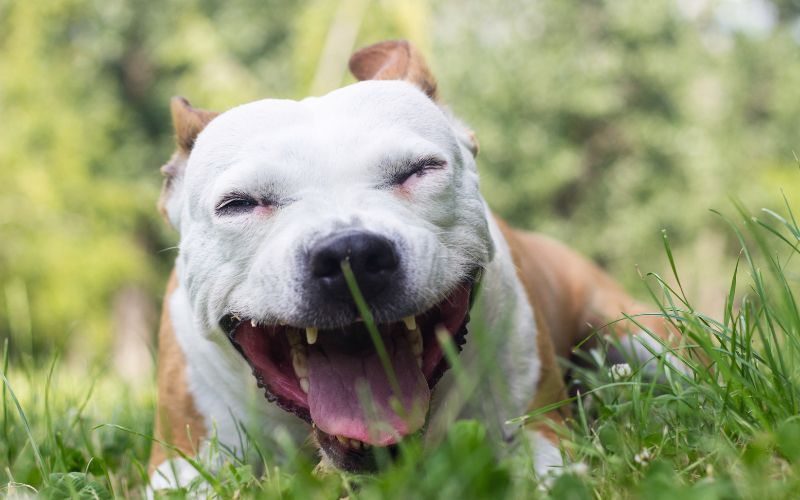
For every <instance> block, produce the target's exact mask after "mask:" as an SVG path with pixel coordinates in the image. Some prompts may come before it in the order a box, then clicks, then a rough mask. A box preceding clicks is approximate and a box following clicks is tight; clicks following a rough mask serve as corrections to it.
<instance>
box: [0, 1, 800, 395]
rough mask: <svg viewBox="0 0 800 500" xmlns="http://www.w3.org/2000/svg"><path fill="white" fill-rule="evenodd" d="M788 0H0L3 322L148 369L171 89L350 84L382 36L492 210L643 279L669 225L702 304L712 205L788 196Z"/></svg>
mask: <svg viewBox="0 0 800 500" xmlns="http://www.w3.org/2000/svg"><path fill="white" fill-rule="evenodd" d="M799 16H800V2H799V1H797V0H750V1H737V2H734V1H728V2H721V1H720V2H713V1H709V0H648V1H646V2H643V1H641V0H606V1H601V0H591V1H590V0H586V1H571V0H570V1H568V0H527V1H526V0H502V1H500V0H443V1H436V2H434V1H426V0H404V1H389V0H335V1H331V0H328V1H321V0H301V1H291V2H290V1H282V0H201V1H188V0H169V1H167V0H60V1H56V0H0V342H1V341H2V340H3V339H9V343H10V347H11V355H12V357H14V358H16V359H19V360H22V361H23V362H30V363H32V364H34V365H36V364H42V363H43V364H46V363H47V360H48V359H49V357H50V356H51V355H52V353H53V352H54V351H63V352H64V360H65V361H66V362H67V363H68V364H70V365H72V366H75V367H78V368H80V367H81V366H89V365H91V364H95V363H97V362H100V363H101V364H107V365H111V366H113V367H114V368H115V369H117V370H118V371H120V372H121V373H122V374H123V375H125V376H126V377H128V378H130V379H131V380H144V381H146V383H148V384H149V383H150V378H149V377H148V376H147V375H148V374H149V371H150V370H151V367H152V353H151V352H150V350H151V349H152V347H148V346H152V345H153V341H154V336H155V331H156V329H157V320H158V311H159V307H160V305H159V301H160V299H161V294H162V288H163V286H164V283H165V282H166V279H167V276H168V272H169V269H170V266H171V263H172V261H173V260H174V258H175V255H176V251H175V248H174V247H175V244H176V242H177V235H176V234H175V233H173V232H172V231H170V230H168V229H167V228H166V226H165V224H164V223H163V222H162V221H161V219H160V217H159V216H158V214H157V212H156V209H155V203H156V199H157V196H158V191H159V188H160V182H161V180H160V176H159V172H158V169H159V166H160V165H161V164H163V163H164V162H165V160H166V159H167V158H168V157H169V155H170V153H171V151H172V148H173V145H172V140H173V139H172V131H171V125H170V119H169V111H168V101H169V98H170V97H171V96H173V95H184V96H186V97H188V98H189V99H190V100H191V101H192V103H193V104H194V105H196V106H199V107H204V108H208V109H214V110H225V109H226V108H229V107H232V106H234V105H236V104H239V103H243V102H246V101H250V100H255V99H259V98H264V97H280V98H301V97H303V96H306V95H319V94H324V93H326V92H328V91H329V90H332V89H334V88H336V87H339V86H341V85H342V84H346V83H350V82H352V77H350V76H349V75H348V74H347V73H346V66H347V64H346V63H347V59H348V56H349V54H350V53H351V52H352V51H353V50H354V49H355V48H357V47H359V46H362V45H366V44H369V43H373V42H376V41H379V40H382V39H387V38H398V37H403V38H408V39H410V40H411V41H413V42H414V43H415V44H417V46H418V47H419V48H420V49H421V50H422V52H423V53H424V54H426V56H427V57H428V60H429V63H430V66H431V67H432V69H433V71H434V73H435V74H436V76H437V77H438V79H439V82H440V89H441V94H442V95H443V97H444V99H445V101H446V102H447V103H448V104H449V105H450V106H451V107H452V109H453V110H454V111H455V112H456V113H457V114H458V115H459V116H461V117H462V118H463V119H464V120H465V121H466V122H467V123H469V124H470V125H471V126H472V127H473V128H474V130H475V132H476V134H477V137H478V139H479V141H480V145H481V151H480V154H479V157H478V160H479V168H480V171H481V175H482V182H483V184H482V186H483V191H484V193H485V196H486V198H487V199H488V201H489V202H490V204H491V205H492V206H493V207H494V209H495V211H496V212H497V213H498V214H500V215H501V216H503V217H505V218H507V219H508V220H509V221H511V222H512V223H514V224H516V225H518V226H522V227H526V228H530V229H536V230H540V231H544V232H546V233H549V234H552V235H554V236H556V237H558V238H560V239H562V240H564V241H566V242H568V243H569V244H570V245H572V246H574V247H577V248H578V249H580V250H581V251H583V252H585V253H586V254H588V255H590V256H592V257H593V258H595V259H597V261H598V262H600V263H601V264H602V265H603V266H604V267H606V268H607V269H608V270H609V271H611V272H612V273H613V274H614V275H615V276H616V277H617V278H618V279H620V280H621V281H622V282H623V283H625V284H626V285H627V286H628V287H629V288H630V289H632V290H633V292H634V293H635V294H637V295H640V296H643V295H646V288H645V286H644V284H643V283H642V281H641V279H640V272H641V273H644V272H649V271H654V272H659V273H661V272H664V271H665V269H666V268H667V260H666V257H665V254H664V251H663V247H662V237H661V230H662V229H666V230H667V233H668V234H669V237H670V239H671V242H672V245H673V247H674V249H675V252H676V255H677V258H678V264H679V269H680V271H681V273H682V278H683V280H684V285H685V286H686V287H687V288H688V290H687V291H688V292H689V294H690V295H691V296H693V297H694V299H695V301H696V303H699V304H701V305H702V306H703V307H706V308H708V312H709V314H712V315H713V314H716V312H717V311H719V306H720V305H721V303H722V302H723V300H724V291H725V290H726V287H727V280H728V279H729V277H730V275H731V271H732V269H733V263H734V262H735V259H736V257H737V254H736V252H737V249H738V248H739V247H738V245H736V244H734V242H733V241H732V240H731V233H730V231H728V230H727V229H726V227H725V223H724V222H723V221H722V220H721V219H720V217H718V216H717V215H715V214H714V213H712V212H710V209H718V210H720V211H722V212H726V213H729V214H732V213H734V211H733V210H732V205H731V201H730V198H731V197H733V198H736V199H740V200H742V201H743V203H744V204H745V205H746V206H747V207H749V208H753V209H757V208H759V207H762V206H764V207H775V208H779V207H780V206H782V203H783V201H782V196H784V195H785V196H786V197H787V198H788V199H789V200H790V201H794V204H795V206H798V205H800V204H798V203H797V202H798V201H800V198H799V196H800V189H798V175H800V173H799V172H798V163H797V160H796V157H795V153H794V151H796V150H798V149H800V127H798V117H800V64H798V63H800V60H799V58H798V56H799V55H800V51H799V50H798V49H799V48H800V45H799V44H800V17H799ZM715 308H716V309H715Z"/></svg>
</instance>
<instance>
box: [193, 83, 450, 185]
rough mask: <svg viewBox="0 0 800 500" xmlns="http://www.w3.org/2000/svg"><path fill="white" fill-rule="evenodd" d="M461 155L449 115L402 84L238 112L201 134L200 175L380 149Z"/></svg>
mask: <svg viewBox="0 0 800 500" xmlns="http://www.w3.org/2000/svg"><path fill="white" fill-rule="evenodd" d="M376 148H380V149H384V150H386V149H388V150H389V151H386V152H387V153H388V154H390V153H391V150H393V149H396V150H397V153H398V154H402V153H405V152H408V151H404V150H409V149H410V150H413V149H415V148H417V149H428V150H434V151H433V152H437V151H436V150H438V152H440V153H441V154H445V155H448V156H451V157H453V156H457V155H459V150H458V145H457V141H456V139H455V137H454V134H453V131H452V129H451V127H450V124H449V121H448V120H447V117H446V116H445V115H444V113H443V112H442V110H441V109H439V107H438V106H437V105H436V104H434V103H433V101H431V100H430V99H429V98H428V97H427V96H425V95H424V94H423V93H422V92H420V91H419V90H418V89H417V88H416V87H414V86H413V85H410V84H408V83H405V82H401V81H365V82H359V83H355V84H353V85H349V86H347V87H343V88H341V89H338V90H335V91H333V92H331V93H329V94H327V95H325V96H323V97H311V98H307V99H304V100H302V101H291V100H279V99H265V100H262V101H256V102H252V103H249V104H245V105H242V106H238V107H236V108H233V109H231V110H229V111H227V112H225V113H223V114H222V115H220V116H219V117H218V118H216V119H215V120H213V121H212V122H211V123H210V124H209V125H208V127H207V128H206V129H205V130H204V131H203V132H202V133H201V134H200V136H199V137H198V140H197V144H196V145H195V149H194V150H193V153H192V157H193V159H192V162H191V163H192V165H193V168H195V169H212V170H216V169H220V168H225V166H227V165H230V164H232V163H235V162H236V161H237V160H239V159H241V158H243V157H249V156H252V154H253V153H258V154H266V155H268V156H271V157H276V158H278V157H282V158H287V157H288V158H298V159H299V158H303V157H306V156H307V155H310V154H312V155H313V154H326V153H327V154H334V155H335V154H339V153H345V154H346V153H348V152H350V153H353V152H356V151H370V150H372V149H376Z"/></svg>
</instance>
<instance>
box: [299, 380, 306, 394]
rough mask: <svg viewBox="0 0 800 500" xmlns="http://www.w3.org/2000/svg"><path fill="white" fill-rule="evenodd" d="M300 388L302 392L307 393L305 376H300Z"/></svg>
mask: <svg viewBox="0 0 800 500" xmlns="http://www.w3.org/2000/svg"><path fill="white" fill-rule="evenodd" d="M300 388H301V389H303V392H305V393H306V394H308V379H307V378H306V377H302V378H300Z"/></svg>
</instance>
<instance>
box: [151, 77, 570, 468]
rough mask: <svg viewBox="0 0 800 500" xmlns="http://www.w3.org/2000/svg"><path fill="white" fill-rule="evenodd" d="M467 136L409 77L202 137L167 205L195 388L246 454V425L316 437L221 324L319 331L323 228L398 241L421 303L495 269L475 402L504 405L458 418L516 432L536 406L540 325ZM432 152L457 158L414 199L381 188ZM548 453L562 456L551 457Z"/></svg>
mask: <svg viewBox="0 0 800 500" xmlns="http://www.w3.org/2000/svg"><path fill="white" fill-rule="evenodd" d="M468 140H469V139H468V134H466V133H465V132H464V127H463V125H461V124H460V122H458V121H456V120H455V119H454V118H452V117H451V116H450V115H449V113H447V112H445V111H443V110H442V109H441V108H439V107H438V106H437V105H436V104H434V103H433V102H432V101H431V100H430V99H429V98H427V97H426V96H425V95H424V94H423V93H421V92H420V91H419V90H417V89H416V88H415V87H413V86H412V85H409V84H407V83H405V82H399V81H390V82H386V81H367V82H360V83H357V84H354V85H351V86H348V87H344V88H342V89H339V90H336V91H334V92H332V93H330V94H328V95H326V96H324V97H320V98H309V99H305V100H303V101H299V102H297V101H284V100H273V99H269V100H264V101H258V102H254V103H250V104H246V105H243V106H240V107H237V108H234V109H232V110H230V111H228V112H226V113H223V114H222V115H220V116H219V117H218V118H216V119H214V120H213V121H212V122H211V123H210V124H209V125H208V127H207V128H206V129H205V130H204V131H203V132H202V133H201V134H200V135H199V137H198V139H197V141H196V145H195V148H194V150H193V151H192V153H191V155H190V157H189V161H188V166H187V168H186V172H185V174H183V176H182V177H181V178H179V179H176V181H175V182H174V184H173V185H174V189H173V193H172V194H171V196H170V199H168V200H167V204H166V206H167V210H168V212H169V214H168V215H169V218H170V220H171V221H172V222H173V223H174V224H175V225H176V227H178V228H179V231H180V235H181V241H180V254H179V257H178V261H177V275H178V282H179V286H178V288H177V290H176V291H175V293H174V295H173V298H172V300H171V303H170V313H171V319H172V322H173V325H174V326H175V331H176V335H177V338H178V342H179V344H180V346H181V348H182V349H183V351H184V353H185V355H186V360H187V364H188V374H187V376H188V385H189V390H190V392H191V393H192V396H193V397H194V400H195V403H196V406H197V409H198V411H199V412H200V413H201V414H202V415H203V416H204V417H205V420H206V422H205V424H206V428H208V429H211V428H216V431H217V435H218V438H219V440H220V442H222V443H223V444H224V445H226V446H228V447H231V448H232V449H237V448H238V440H239V433H238V431H237V427H238V426H239V424H240V423H245V424H246V423H248V422H257V423H258V425H259V426H260V428H261V429H262V430H266V432H267V433H268V434H269V433H270V432H283V431H284V430H288V431H289V432H290V433H291V434H292V435H294V436H296V439H297V441H298V442H299V441H300V440H302V439H303V438H304V437H305V435H307V433H308V426H307V425H306V424H305V423H304V422H302V421H301V420H300V419H298V418H297V417H295V416H293V415H290V414H288V413H286V412H284V411H282V410H280V409H279V408H278V407H277V406H275V405H273V404H270V403H268V402H267V401H266V400H265V399H264V396H263V392H262V391H261V390H259V389H257V388H256V385H255V380H254V377H253V376H252V375H251V373H250V369H249V368H248V366H247V363H246V362H245V361H244V360H243V359H242V357H241V356H240V355H239V354H238V353H237V352H236V351H235V349H234V348H233V347H232V346H231V344H230V342H229V341H228V339H227V338H226V337H225V335H224V334H223V332H221V331H220V329H219V328H218V326H217V322H218V320H219V318H220V317H221V316H223V315H224V314H226V313H228V312H231V311H235V312H237V313H239V314H240V315H242V316H243V317H252V318H256V319H259V320H262V321H265V322H275V321H278V320H280V321H285V322H287V323H289V324H291V325H294V326H315V325H308V324H302V320H301V319H300V318H303V317H305V316H304V312H303V311H304V310H303V306H304V304H303V302H302V296H301V292H302V279H303V275H302V266H300V265H298V256H299V255H302V252H303V251H304V250H306V249H307V248H308V247H309V246H310V245H311V244H313V242H314V241H316V240H317V239H319V238H320V237H323V236H325V235H328V234H331V233H333V232H335V231H337V230H342V229H347V228H350V227H358V228H362V229H366V230H369V231H372V232H375V233H378V234H381V235H384V236H386V237H388V238H391V239H392V240H393V241H395V242H396V244H397V245H398V248H399V249H400V252H401V259H400V261H401V265H402V266H403V272H404V273H405V274H406V276H407V277H408V279H407V288H408V290H407V292H408V293H409V294H410V298H409V301H410V302H411V303H413V305H414V307H415V312H419V311H423V310H426V309H428V308H430V307H431V306H433V305H434V304H435V303H437V302H438V301H440V300H441V299H442V298H443V297H444V296H445V295H446V294H447V293H449V291H451V290H452V289H453V287H454V286H456V285H457V284H458V283H460V282H461V281H462V280H463V279H464V276H465V273H466V272H468V271H469V270H470V269H471V267H472V266H474V265H478V266H480V267H484V268H485V273H484V281H483V293H482V297H483V298H482V300H481V302H480V305H479V306H478V307H479V308H480V311H481V313H482V316H483V317H484V318H485V319H486V322H487V327H488V328H487V329H488V331H489V332H491V335H493V336H498V337H497V338H496V340H497V342H493V343H492V345H493V346H494V347H493V349H495V351H494V352H491V353H489V354H490V356H492V358H491V359H494V360H496V361H497V363H496V366H497V369H498V370H500V371H501V372H502V375H503V376H502V377H492V382H491V385H490V386H485V387H481V388H480V390H481V391H482V392H481V393H480V394H477V395H475V396H473V399H478V400H479V401H481V402H492V403H493V407H492V408H489V409H487V408H483V409H481V408H477V409H475V408H467V409H465V410H464V411H458V412H456V413H457V415H459V416H469V417H476V418H481V419H483V420H484V421H485V422H486V424H487V426H490V427H491V428H493V429H495V430H496V431H498V432H499V433H501V435H503V436H508V435H509V433H510V432H511V430H512V429H509V428H508V427H507V425H506V424H505V422H506V420H508V419H510V418H512V417H516V416H519V415H520V414H522V413H524V411H525V408H526V405H527V403H528V402H529V401H530V400H531V398H532V397H533V395H534V393H535V387H536V384H537V382H538V378H539V370H540V362H539V358H538V353H537V352H536V330H535V326H534V325H535V322H534V320H533V311H532V309H531V306H530V304H529V303H528V301H527V297H526V294H525V292H524V289H523V287H522V284H521V283H520V282H519V280H518V278H517V275H516V270H515V268H514V264H513V262H512V260H511V254H510V251H509V249H508V247H507V245H506V243H505V242H504V240H503V238H502V235H501V234H500V231H499V229H498V227H497V225H496V224H495V223H494V221H493V219H492V218H491V215H490V213H489V211H488V209H487V208H486V204H485V202H484V201H483V199H482V198H481V196H480V193H479V191H478V176H477V169H476V166H475V162H474V160H473V158H472V155H471V153H470V151H469V144H468ZM425 155H436V156H438V157H440V158H443V159H445V160H446V162H447V167H446V168H444V169H441V170H436V171H433V172H431V173H429V174H428V175H426V176H424V177H422V178H421V179H419V181H418V182H417V184H416V185H415V186H414V188H413V190H411V191H410V193H409V194H408V195H407V196H400V195H398V193H397V192H395V191H393V190H392V189H385V188H380V187H379V185H380V183H381V182H382V180H383V179H385V172H384V169H385V168H386V165H387V164H390V163H392V162H398V161H401V160H403V159H408V158H418V157H421V156H425ZM236 190H240V191H246V192H248V193H252V194H254V195H257V196H261V195H263V196H270V197H274V198H276V199H278V200H279V201H280V206H279V207H278V208H276V209H275V210H274V211H273V212H272V213H270V214H267V213H260V212H258V213H246V214H240V215H233V216H218V215H216V214H215V210H214V208H215V206H216V205H217V204H218V202H219V200H220V198H221V197H223V196H224V195H226V194H227V193H230V192H231V191H236ZM398 319H399V318H398ZM476 348H478V347H477V346H476V345H475V342H474V341H473V342H470V341H469V339H468V341H467V349H466V352H465V353H464V355H463V359H464V360H465V363H467V364H469V363H472V362H473V361H474V360H475V359H478V357H479V356H478V354H486V353H476V352H475V349H476ZM481 348H483V346H481ZM451 372H452V371H451ZM451 372H449V373H448V375H446V376H445V377H444V378H443V380H442V381H441V382H440V383H439V385H438V386H437V390H436V396H435V398H434V402H433V403H432V413H433V415H432V418H435V414H436V413H437V412H439V411H444V409H442V408H441V405H437V401H442V400H445V399H446V396H447V394H448V393H449V392H451V391H454V390H456V389H455V385H456V384H455V383H454V382H453V380H452V373H451ZM498 380H499V382H497V381H498ZM498 384H499V385H498ZM265 427H266V429H265ZM542 446H544V445H542ZM550 446H552V445H550ZM543 453H545V455H546V457H547V460H546V461H549V460H550V458H551V457H550V455H552V453H550V452H549V451H547V452H543ZM543 456H544V455H543ZM559 458H560V455H559ZM548 463H549V462H548Z"/></svg>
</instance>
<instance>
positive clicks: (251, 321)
mask: <svg viewBox="0 0 800 500" xmlns="http://www.w3.org/2000/svg"><path fill="white" fill-rule="evenodd" d="M257 325H258V323H256V320H254V319H251V320H250V326H252V327H253V328H255V327H256V326H257Z"/></svg>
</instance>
